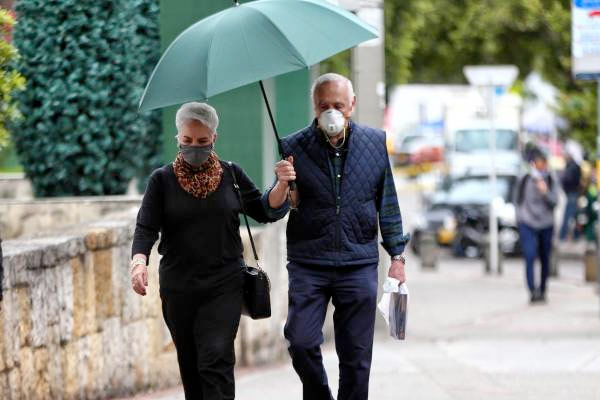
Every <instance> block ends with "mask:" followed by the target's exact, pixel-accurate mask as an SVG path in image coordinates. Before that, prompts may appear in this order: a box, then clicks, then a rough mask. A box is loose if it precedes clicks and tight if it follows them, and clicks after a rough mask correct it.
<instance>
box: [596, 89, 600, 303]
mask: <svg viewBox="0 0 600 400" xmlns="http://www.w3.org/2000/svg"><path fill="white" fill-rule="evenodd" d="M597 82H598V93H597V98H596V103H597V106H598V119H597V121H596V128H597V129H598V135H597V136H596V192H597V194H596V196H598V198H597V201H598V202H599V203H600V79H598V81H597ZM596 212H597V213H600V210H596ZM596 224H597V225H598V232H597V233H596V235H597V236H596V255H597V257H598V260H597V263H596V279H597V281H598V294H599V295H600V218H597V219H596Z"/></svg>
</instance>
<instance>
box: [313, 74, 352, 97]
mask: <svg viewBox="0 0 600 400" xmlns="http://www.w3.org/2000/svg"><path fill="white" fill-rule="evenodd" d="M327 82H343V83H345V84H346V85H347V87H348V90H349V92H350V97H354V87H353V86H352V81H350V79H348V78H346V77H345V76H343V75H340V74H336V73H334V72H329V73H327V74H323V75H321V76H319V77H318V78H317V79H315V81H314V82H313V84H312V87H311V88H310V97H311V99H313V101H314V100H315V92H316V91H317V89H318V88H319V86H321V85H323V84H325V83H327Z"/></svg>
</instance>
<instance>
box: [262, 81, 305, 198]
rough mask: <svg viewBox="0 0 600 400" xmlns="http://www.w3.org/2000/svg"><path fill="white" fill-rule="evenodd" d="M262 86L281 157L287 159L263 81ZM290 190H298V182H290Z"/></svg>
mask: <svg viewBox="0 0 600 400" xmlns="http://www.w3.org/2000/svg"><path fill="white" fill-rule="evenodd" d="M258 83H259V85H260V91H261V92H262V95H263V99H265V105H266V106H267V111H268V112H269V118H270V119H271V125H272V126H273V133H275V140H277V149H278V150H279V155H280V156H281V158H282V159H283V158H285V157H284V155H283V146H282V145H281V138H280V137H279V134H278V133H277V126H276V125H275V118H273V113H272V112H271V106H270V105H269V100H268V99H267V92H265V86H264V85H263V83H262V80H261V81H258ZM290 190H296V182H290Z"/></svg>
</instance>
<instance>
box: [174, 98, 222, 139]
mask: <svg viewBox="0 0 600 400" xmlns="http://www.w3.org/2000/svg"><path fill="white" fill-rule="evenodd" d="M192 120H195V121H199V122H200V123H201V124H202V125H205V126H206V127H208V129H210V130H211V131H213V133H214V132H216V131H217V127H218V126H219V116H218V115H217V111H216V110H215V109H214V108H213V107H211V106H210V105H208V104H206V103H199V102H196V101H194V102H190V103H185V104H183V105H182V106H181V107H179V110H177V114H175V126H176V127H177V131H180V130H181V127H182V126H183V124H185V123H186V122H189V121H192Z"/></svg>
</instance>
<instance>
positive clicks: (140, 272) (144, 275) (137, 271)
mask: <svg viewBox="0 0 600 400" xmlns="http://www.w3.org/2000/svg"><path fill="white" fill-rule="evenodd" d="M146 262H147V260H146V256H145V255H143V254H136V255H135V256H133V259H132V260H131V269H130V270H129V274H130V275H131V286H132V287H133V290H134V291H135V292H136V293H137V294H139V295H142V296H145V295H146V287H147V286H148V268H146Z"/></svg>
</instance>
